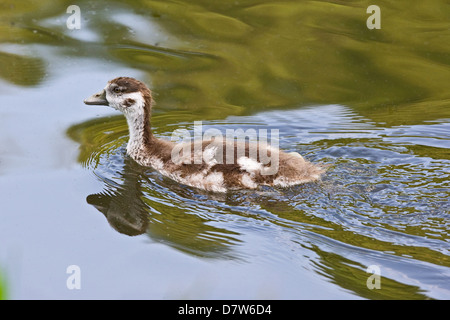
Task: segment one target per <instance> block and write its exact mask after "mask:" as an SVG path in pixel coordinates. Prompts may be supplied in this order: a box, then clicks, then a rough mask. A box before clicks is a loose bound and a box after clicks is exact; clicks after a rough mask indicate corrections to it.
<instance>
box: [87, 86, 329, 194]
mask: <svg viewBox="0 0 450 320" xmlns="http://www.w3.org/2000/svg"><path fill="white" fill-rule="evenodd" d="M84 103H85V104H87V105H105V106H110V107H112V108H114V109H116V110H119V111H121V112H122V113H123V114H124V115H125V118H126V120H127V124H128V129H129V134H130V137H129V141H128V144H127V147H126V150H127V153H128V155H129V156H131V158H133V159H134V160H135V161H136V162H137V163H139V164H140V165H142V166H149V167H153V168H154V169H155V170H157V171H159V172H160V173H161V174H163V175H164V176H167V177H169V178H171V179H173V180H175V181H177V182H178V183H181V184H184V185H188V186H191V187H196V188H199V189H203V190H206V191H213V192H227V191H228V190H236V189H256V188H258V187H259V186H261V185H267V186H280V187H288V186H292V185H297V184H301V183H306V182H312V181H316V180H318V179H320V177H321V175H322V174H323V173H324V172H325V168H323V167H321V166H319V165H315V164H312V163H311V162H309V161H307V160H305V159H304V158H303V157H302V156H301V155H300V154H298V153H296V152H291V153H286V152H283V151H281V150H279V149H277V148H273V147H271V146H269V145H267V144H262V143H255V144H256V146H255V145H254V144H251V143H249V142H240V143H237V142H236V141H234V140H233V141H230V140H226V139H222V140H218V139H214V140H207V141H202V142H201V144H200V145H199V147H198V148H197V147H196V146H195V142H189V143H188V145H187V148H184V147H186V145H185V146H184V147H183V148H181V151H180V153H179V157H178V158H177V157H175V158H174V152H173V151H174V150H175V147H176V145H177V143H174V142H172V141H168V140H163V139H158V138H156V137H155V136H154V135H153V133H152V130H151V121H150V120H151V111H152V104H153V99H152V92H151V91H150V89H149V88H148V87H147V86H146V85H145V84H144V83H143V82H141V81H139V80H136V79H134V78H130V77H118V78H115V79H113V80H111V81H109V82H108V83H107V85H106V87H105V88H104V89H103V90H102V91H101V92H99V93H97V94H94V95H92V96H91V97H89V98H87V99H85V100H84ZM252 147H255V150H257V151H258V152H253V153H252V152H250V151H251V149H252ZM226 148H231V149H233V148H234V150H233V152H232V158H231V160H232V161H228V160H229V159H228V158H227V161H224V154H225V152H224V150H225V149H226ZM261 148H262V149H261ZM260 149H261V150H260ZM177 150H180V148H179V147H177ZM239 150H243V152H239ZM190 151H193V152H190ZM199 152H200V153H201V156H200V161H194V160H196V159H197V160H198V159H199V157H198V156H199V155H198V153H199ZM263 152H266V154H267V155H270V159H271V160H270V163H267V161H262V159H261V156H260V155H261V154H263ZM227 156H228V154H227ZM274 167H275V168H276V170H273V168H274ZM269 169H270V170H269Z"/></svg>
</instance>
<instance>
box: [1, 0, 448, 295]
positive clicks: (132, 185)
mask: <svg viewBox="0 0 450 320" xmlns="http://www.w3.org/2000/svg"><path fill="white" fill-rule="evenodd" d="M71 4H75V3H71V2H68V1H40V2H39V3H38V2H36V1H20V2H17V1H2V3H0V78H1V80H2V81H3V82H4V84H5V86H1V87H0V93H1V94H3V93H5V96H6V97H7V98H6V99H4V101H5V103H4V104H3V105H1V106H0V116H1V117H0V118H1V119H2V121H4V122H0V123H1V126H0V133H1V134H0V139H1V140H0V169H1V170H0V178H2V177H6V178H5V179H4V180H1V179H0V182H1V183H3V185H4V187H5V190H6V189H8V190H9V187H10V185H11V184H12V182H15V181H16V180H17V179H19V180H18V181H22V180H20V179H25V178H24V176H27V172H33V173H35V172H36V171H38V170H39V168H42V167H44V168H45V169H46V170H48V171H49V175H50V176H51V174H52V173H53V174H55V175H60V173H59V171H57V168H56V167H57V166H56V165H53V166H52V165H48V163H51V164H52V163H54V162H55V163H57V162H58V161H59V160H60V159H59V157H60V155H61V154H65V152H66V149H65V148H63V147H57V146H56V147H55V148H56V149H57V150H56V151H54V152H53V153H49V152H41V151H39V152H37V156H35V158H32V159H28V160H29V161H28V160H27V161H28V162H27V161H25V162H24V163H29V165H28V167H26V168H22V167H20V166H19V169H17V167H15V166H14V165H15V162H16V159H17V157H18V156H17V154H19V155H21V153H20V152H18V151H17V150H19V149H20V148H17V147H16V148H14V147H15V146H22V149H23V150H26V151H27V152H28V153H29V152H31V151H29V150H30V149H31V150H35V149H36V148H39V147H40V144H42V145H41V146H42V147H43V146H44V145H47V144H49V142H51V141H53V140H51V139H49V138H52V137H53V136H54V135H56V134H55V130H53V129H52V130H48V128H58V127H60V126H61V123H64V124H67V123H69V124H68V125H64V129H63V130H62V131H63V132H64V133H63V134H66V135H65V136H64V139H67V136H68V137H69V139H70V140H71V141H75V142H76V143H77V146H79V150H78V153H77V156H76V164H77V165H78V164H81V165H82V166H83V167H84V168H85V170H86V171H89V172H94V174H95V179H97V180H98V181H100V182H101V183H102V186H103V189H102V190H98V191H95V192H93V193H92V194H86V197H87V199H86V200H87V203H88V204H90V205H92V206H94V207H95V208H96V209H97V210H98V211H99V212H101V213H102V214H103V215H104V216H105V217H106V220H107V221H108V223H109V224H110V225H111V227H112V228H113V229H114V230H116V231H118V232H119V233H120V234H125V235H128V236H136V235H146V236H144V237H148V238H149V239H151V240H152V242H158V243H162V244H164V245H166V248H167V247H172V248H175V249H177V250H178V251H181V252H183V253H186V254H187V255H186V256H193V257H196V258H201V259H203V258H206V259H204V260H208V261H212V262H211V263H214V264H215V265H217V268H219V272H220V271H225V270H220V268H221V265H220V263H221V262H223V261H235V262H236V263H237V264H240V263H242V264H246V263H250V262H249V261H254V260H255V259H261V260H258V261H262V262H261V264H262V265H274V266H275V267H276V268H277V269H280V270H283V267H284V266H287V265H297V264H298V265H300V266H301V268H299V271H298V278H299V279H303V278H302V277H304V278H312V279H315V277H317V276H319V277H320V281H321V282H323V281H325V282H326V283H327V284H326V286H327V288H330V290H331V288H334V285H337V287H339V288H340V289H341V290H342V292H343V293H346V294H348V293H349V294H350V295H351V296H357V297H364V298H373V299H376V298H404V299H426V298H444V299H445V298H446V299H448V298H449V297H450V294H449V292H450V287H449V279H450V271H449V270H450V269H449V267H450V260H449V250H450V247H449V242H448V241H449V238H450V237H449V210H450V202H449V196H450V191H449V190H450V185H449V180H450V179H449V178H450V177H449V175H450V172H449V167H450V152H449V150H450V134H449V132H450V125H449V119H450V108H449V101H450V92H449V90H448V79H450V67H449V65H450V54H449V52H450V41H448V39H449V36H450V31H449V30H450V22H449V21H450V16H449V12H450V10H448V3H447V2H446V1H433V2H432V3H429V2H428V3H426V2H420V1H396V2H395V3H392V2H391V1H382V0H380V1H378V2H377V5H378V6H379V7H380V8H381V11H382V22H381V29H380V30H369V29H368V28H367V27H366V19H367V17H368V15H367V14H366V8H367V7H368V6H369V5H370V4H373V3H370V2H368V1H356V2H346V1H308V2H304V1H282V2H280V1H264V0H247V1H233V2H221V3H219V2H217V3H216V2H214V3H213V2H211V1H206V0H196V1H176V2H173V1H150V0H136V1H126V2H123V1H87V0H81V1H77V3H76V5H78V6H79V7H80V8H81V17H82V24H81V29H80V30H68V29H67V27H66V19H67V17H68V16H69V15H68V14H67V13H66V9H67V7H68V6H69V5H71ZM80 70H81V71H80ZM116 70H117V71H116ZM75 71H77V72H78V76H75V74H76V72H75ZM119 72H120V73H122V72H126V73H128V74H116V73H119ZM81 75H83V76H81ZM111 75H113V76H120V75H131V76H133V75H137V76H139V77H140V79H141V80H143V81H145V82H147V83H148V84H149V85H150V86H151V88H152V89H153V90H154V92H155V97H154V98H155V100H156V101H157V104H156V106H155V110H154V117H153V119H152V126H153V127H154V132H155V133H156V134H157V135H158V136H160V137H165V138H169V137H170V135H171V132H172V131H173V130H175V129H177V128H187V129H192V125H193V122H194V121H196V120H202V121H203V124H204V130H206V129H208V128H210V127H214V128H218V129H221V130H225V129H227V128H232V129H235V128H242V129H246V128H250V127H251V128H266V129H271V128H274V129H279V130H280V137H281V140H280V144H281V147H282V148H283V149H285V150H288V151H297V152H300V153H301V154H303V155H304V156H305V157H306V158H308V159H309V160H311V161H314V162H323V163H326V164H328V165H330V169H329V171H328V172H327V174H326V175H325V177H324V178H323V180H322V181H321V182H320V183H315V184H307V185H302V186H296V187H291V188H287V189H273V188H262V189H261V190H258V191H243V192H230V193H227V194H225V195H217V194H211V193H205V192H202V191H199V190H196V189H193V188H189V187H185V186H180V185H177V184H174V183H173V182H172V181H170V180H169V179H166V178H164V177H162V176H161V175H159V174H158V173H157V172H155V171H153V170H152V169H149V168H142V167H139V166H137V165H136V164H135V163H134V162H133V161H132V160H131V159H129V158H128V157H127V155H126V154H125V148H124V146H125V143H126V141H127V139H128V132H127V127H126V123H125V120H124V118H123V117H122V116H121V115H117V116H106V117H96V118H95V115H96V112H97V111H91V112H92V117H91V116H90V115H89V117H88V118H89V119H90V120H87V121H86V120H83V121H80V120H79V119H80V117H76V116H74V115H73V113H70V112H68V110H66V109H63V106H64V105H66V104H67V105H70V106H71V107H73V109H76V108H79V109H76V112H78V110H82V108H86V107H84V106H82V98H83V97H86V96H87V95H89V94H91V93H92V92H95V91H96V90H98V89H100V88H101V87H102V86H103V85H104V83H105V82H106V81H107V80H109V78H110V77H111ZM64 84H66V86H65V87H64V88H62V86H63V85H64ZM86 87H88V89H86ZM11 88H14V90H16V91H14V90H12V92H17V93H16V96H14V97H10V96H7V94H10V91H11V90H10V89H11ZM80 88H83V91H84V90H85V89H86V92H79V91H80ZM8 90H10V91H8ZM36 97H37V99H36ZM75 97H76V98H75ZM72 100H76V101H75V102H73V101H72ZM36 102H37V105H36ZM11 106H14V108H11ZM61 110H64V111H61ZM83 110H85V109H83ZM92 110H94V109H92ZM61 112H64V113H65V114H64V117H62V116H60V113H61ZM83 112H84V111H83ZM80 113H81V111H80ZM37 115H39V116H37ZM68 117H69V118H70V119H68V120H67V118H68ZM63 118H64V119H66V120H65V121H64V122H61V119H63ZM9 119H19V120H20V121H19V120H18V121H17V123H19V125H20V123H23V122H24V121H25V122H27V123H33V125H35V126H37V127H36V128H34V127H32V126H30V128H28V126H26V128H25V126H21V127H20V126H17V125H16V124H14V123H12V124H9V123H7V122H6V121H9ZM17 128H21V130H17ZM40 128H41V129H40ZM45 132H47V133H45ZM36 133H40V134H42V136H43V137H42V138H41V139H39V140H38V141H36V140H33V139H29V138H28V137H29V136H33V135H36ZM24 141H25V142H24ZM43 141H45V143H43ZM50 144H51V143H50ZM11 146H12V147H11ZM5 150H6V151H5ZM44 150H46V149H44ZM23 154H27V153H26V152H23ZM11 159H12V160H11ZM36 159H37V160H36ZM36 161H37V162H36ZM18 163H19V164H21V163H22V162H20V161H18ZM20 169H22V170H20ZM25 169H27V170H25ZM58 169H59V167H58ZM17 172H20V174H19V173H17ZM24 172H25V173H24ZM10 176H11V178H10ZM3 185H2V187H3ZM23 185H25V186H28V185H30V186H31V187H33V189H35V190H40V189H41V188H42V189H45V188H48V189H49V190H48V194H53V192H52V191H55V190H52V188H55V187H52V186H51V185H48V186H46V185H45V186H44V185H43V183H42V182H39V183H37V182H36V180H35V179H33V177H32V176H31V175H30V177H29V179H28V180H26V179H25V181H24V183H23ZM29 198H33V197H31V196H29ZM6 200H9V199H6ZM41 200H42V199H41ZM41 200H40V201H38V202H39V203H41V202H42V201H44V200H42V201H41ZM45 200H46V201H47V202H48V203H56V204H58V201H59V200H58V199H54V198H52V199H51V200H49V199H45ZM60 201H61V202H62V204H61V205H60V207H64V206H65V202H64V201H63V200H60ZM14 207H16V206H10V208H14ZM68 212H70V210H68ZM67 219H70V218H67ZM3 221H4V224H5V226H6V227H5V228H9V227H10V226H16V225H20V224H21V223H18V222H17V221H16V220H15V218H14V217H12V218H11V217H10V220H8V219H6V218H4V220H3ZM36 227H37V228H38V227H39V226H36ZM20 233H22V231H21V230H20ZM5 234H7V233H5ZM125 239H127V240H130V238H128V237H125ZM1 240H2V242H5V240H7V239H3V238H1ZM26 240H27V239H26V238H25V239H24V240H23V241H25V242H27V241H26ZM127 240H125V241H127ZM51 241H58V239H51ZM80 246H81V245H80ZM0 253H1V252H0ZM42 256H45V253H43V254H42ZM0 258H1V256H0ZM0 263H1V261H0ZM369 265H376V266H379V267H380V268H381V271H382V288H383V289H382V290H369V289H367V286H366V285H365V283H366V279H367V277H368V273H367V272H366V269H367V267H368V266H369ZM0 267H1V266H0ZM0 269H1V268H0ZM296 272H297V270H296ZM30 274H32V272H30ZM296 276H297V273H296ZM0 278H1V276H0ZM294 278H295V277H294ZM295 279H297V278H295ZM284 284H286V283H284ZM328 286H329V287H328ZM309 289H311V288H309ZM218 290H220V288H219V289H218ZM305 290H308V289H305ZM1 291H2V290H1V288H0V292H1ZM291 293H294V296H295V292H293V291H288V293H287V296H290V295H291ZM0 295H1V294H0ZM219 297H221V296H220V295H219ZM312 297H313V298H314V297H321V295H320V294H317V293H316V294H312Z"/></svg>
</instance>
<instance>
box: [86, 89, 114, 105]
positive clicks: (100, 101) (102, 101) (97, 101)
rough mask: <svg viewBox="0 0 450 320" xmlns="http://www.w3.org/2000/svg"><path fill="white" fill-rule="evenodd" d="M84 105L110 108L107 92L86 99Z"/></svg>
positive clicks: (103, 91)
mask: <svg viewBox="0 0 450 320" xmlns="http://www.w3.org/2000/svg"><path fill="white" fill-rule="evenodd" d="M84 103H85V104H88V105H97V106H109V102H108V100H106V91H105V90H104V89H103V90H102V91H101V92H99V93H96V94H94V95H92V96H90V97H89V98H87V99H84Z"/></svg>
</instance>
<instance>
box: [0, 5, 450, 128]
mask: <svg viewBox="0 0 450 320" xmlns="http://www.w3.org/2000/svg"><path fill="white" fill-rule="evenodd" d="M69 2H70V1H58V2H56V3H55V2H51V4H50V2H49V1H47V2H42V3H40V4H39V5H37V4H36V3H35V2H33V1H24V2H20V3H17V2H15V1H14V2H13V1H6V2H3V3H2V8H3V9H4V10H2V13H1V14H0V15H1V16H0V17H1V20H0V21H1V22H0V27H1V29H2V30H3V32H2V33H1V35H0V42H2V43H19V44H22V45H30V44H45V45H51V46H53V47H56V48H58V49H59V50H60V51H61V54H63V55H66V56H71V57H91V58H95V59H99V60H100V62H106V61H113V62H118V63H120V64H122V65H125V66H129V67H132V68H137V69H139V70H142V71H147V72H148V74H149V79H150V78H151V83H152V85H153V89H154V90H155V91H156V92H157V93H158V94H159V96H158V102H159V104H160V105H161V106H164V107H163V108H172V109H173V108H176V109H187V110H190V111H191V112H194V113H196V114H202V115H203V116H204V117H205V118H207V119H217V118H219V117H223V116H225V115H228V114H246V113H250V112H254V111H256V110H261V109H263V108H273V107H277V108H286V107H290V106H294V105H295V106H299V105H305V104H311V103H312V104H317V103H321V104H326V103H340V104H345V105H350V106H352V107H355V108H357V109H358V111H359V112H360V114H362V115H367V116H369V117H372V118H374V120H377V121H380V119H379V118H378V116H380V117H381V118H386V117H385V112H384V111H382V110H386V109H388V108H395V111H397V110H400V111H401V112H402V114H404V115H405V116H406V118H405V117H401V119H399V118H400V117H396V118H397V119H396V120H394V119H392V118H391V117H388V118H389V122H391V123H392V124H394V123H395V124H399V121H401V122H408V123H416V122H418V121H419V122H420V121H424V120H429V119H436V117H437V116H438V117H440V118H442V116H446V117H447V116H449V113H448V109H449V108H448V107H447V108H446V107H445V106H448V101H449V91H448V79H450V68H449V62H450V58H449V57H450V55H449V52H450V31H449V30H450V22H449V21H450V14H449V12H450V10H448V3H446V2H445V1H433V3H426V4H424V3H422V2H420V1H396V2H395V4H393V3H391V2H390V1H379V2H378V3H377V5H378V6H379V7H380V8H381V12H382V24H381V29H380V30H369V29H368V28H367V27H366V23H365V22H366V19H367V17H368V14H366V13H365V9H366V8H367V6H369V5H370V4H371V3H370V2H369V1H353V2H342V1H332V2H326V1H307V2H305V1H301V2H300V1H283V2H271V1H239V2H233V3H223V4H217V3H215V4H210V3H209V2H207V1H199V0H197V1H189V2H188V1H186V2H180V1H177V2H170V1H128V2H126V4H124V3H122V2H118V1H96V2H90V1H79V2H78V3H77V4H78V5H79V6H80V8H81V13H82V18H83V21H82V29H83V30H89V31H90V32H92V33H93V34H95V35H96V36H97V40H95V41H83V40H79V39H77V38H76V35H77V34H76V32H77V30H67V28H66V26H65V19H67V17H68V16H69V15H68V14H66V13H65V9H66V8H67V6H68V5H69ZM118 12H122V13H123V12H126V13H128V16H126V15H125V16H120V17H117V16H116V15H115V14H116V13H118ZM133 16H134V17H140V18H144V19H145V20H147V21H148V22H150V23H152V24H153V25H157V26H158V28H159V29H158V30H161V32H162V33H164V34H167V36H166V37H165V38H164V39H163V40H160V39H159V40H158V39H155V37H154V36H153V35H152V33H151V31H150V32H147V36H146V37H145V38H144V37H137V36H136V35H135V30H133ZM127 17H128V18H127ZM46 19H47V20H46ZM49 19H50V20H51V19H54V20H55V19H56V22H55V21H54V22H52V23H50V24H49V23H48V22H46V23H43V21H48V20H49ZM0 53H1V55H2V57H3V58H2V59H1V60H0V61H2V64H3V66H4V67H3V68H0V70H2V72H0V76H1V77H3V78H4V79H6V80H8V81H11V82H14V83H16V84H20V85H35V84H37V83H39V82H40V81H42V79H43V78H44V77H45V63H44V61H45V59H46V57H36V56H33V57H31V56H30V55H27V54H25V55H17V54H8V53H6V52H3V53H2V52H1V49H0ZM144 80H145V79H144ZM410 109H413V111H414V112H413V114H410V113H409V110H410ZM404 110H408V111H406V112H403V111H404ZM416 113H418V114H416Z"/></svg>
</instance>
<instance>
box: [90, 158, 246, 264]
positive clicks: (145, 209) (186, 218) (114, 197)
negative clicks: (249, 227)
mask: <svg viewBox="0 0 450 320" xmlns="http://www.w3.org/2000/svg"><path fill="white" fill-rule="evenodd" d="M97 176H98V177H99V178H100V179H101V180H102V181H103V182H104V183H105V188H104V190H103V191H102V192H101V193H97V194H91V195H89V196H88V197H87V199H86V200H87V202H88V203H89V204H90V205H92V206H94V207H95V208H96V209H97V210H98V211H100V212H101V213H102V214H103V215H104V216H105V218H106V219H107V221H108V223H109V224H110V225H111V227H112V228H113V229H114V230H116V231H118V232H120V233H122V234H126V235H128V236H137V235H140V234H144V233H146V234H147V235H148V236H149V237H150V238H151V239H152V240H154V241H156V242H162V243H165V244H167V245H170V246H172V247H174V248H177V249H178V250H181V251H183V252H187V253H190V254H194V255H197V256H202V257H210V258H218V257H227V258H231V257H233V254H232V253H231V250H230V249H231V246H232V245H235V244H237V243H239V240H237V238H236V236H237V235H238V234H237V233H235V232H232V231H229V230H225V229H221V228H217V227H214V226H212V225H210V224H209V223H210V222H211V221H212V219H208V218H207V217H201V216H200V215H198V214H197V211H198V210H199V208H198V207H197V206H196V204H198V201H197V200H193V199H188V198H184V196H187V195H188V194H189V189H183V187H179V188H175V189H173V188H172V190H175V192H173V191H172V192H171V193H169V194H168V193H167V192H160V191H161V190H160V189H161V188H163V189H164V188H165V186H164V183H170V182H169V181H164V180H162V181H157V183H156V182H155V180H154V179H163V178H162V177H161V176H160V175H159V174H157V173H156V172H154V171H152V170H151V169H149V168H143V167H141V166H139V165H138V164H137V163H135V162H134V160H132V159H130V158H129V157H127V156H125V157H124V163H123V167H122V168H121V169H119V170H118V171H117V172H115V173H114V178H105V177H104V176H103V175H99V174H97ZM200 203H201V204H202V205H204V203H203V202H200Z"/></svg>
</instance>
